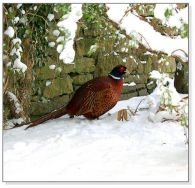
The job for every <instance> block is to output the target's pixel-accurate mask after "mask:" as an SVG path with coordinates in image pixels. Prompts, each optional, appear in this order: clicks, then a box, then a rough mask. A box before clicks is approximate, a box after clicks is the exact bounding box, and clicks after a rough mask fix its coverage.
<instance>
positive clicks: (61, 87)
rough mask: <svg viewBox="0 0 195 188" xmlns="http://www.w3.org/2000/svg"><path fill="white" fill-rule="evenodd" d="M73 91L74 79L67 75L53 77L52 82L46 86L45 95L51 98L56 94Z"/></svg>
mask: <svg viewBox="0 0 195 188" xmlns="http://www.w3.org/2000/svg"><path fill="white" fill-rule="evenodd" d="M71 92H73V87H72V79H71V77H70V76H69V75H67V76H66V77H64V78H59V77H58V78H56V79H53V80H52V83H51V84H50V85H49V86H46V87H45V89H44V91H43V96H44V97H46V98H49V99H50V98H53V97H55V96H59V95H63V94H70V93H71Z"/></svg>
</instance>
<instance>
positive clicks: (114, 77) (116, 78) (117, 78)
mask: <svg viewBox="0 0 195 188" xmlns="http://www.w3.org/2000/svg"><path fill="white" fill-rule="evenodd" d="M109 76H111V77H112V78H113V79H115V80H120V79H124V78H120V77H116V76H114V75H112V74H109Z"/></svg>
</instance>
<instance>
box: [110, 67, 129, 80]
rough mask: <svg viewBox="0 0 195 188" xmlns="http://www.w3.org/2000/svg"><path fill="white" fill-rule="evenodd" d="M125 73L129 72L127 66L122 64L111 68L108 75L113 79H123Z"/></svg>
mask: <svg viewBox="0 0 195 188" xmlns="http://www.w3.org/2000/svg"><path fill="white" fill-rule="evenodd" d="M125 73H128V74H129V71H128V70H127V67H125V66H124V65H117V66H116V67H114V68H113V69H112V71H111V72H110V74H109V76H111V77H112V78H114V79H117V80H119V79H123V77H124V74H125Z"/></svg>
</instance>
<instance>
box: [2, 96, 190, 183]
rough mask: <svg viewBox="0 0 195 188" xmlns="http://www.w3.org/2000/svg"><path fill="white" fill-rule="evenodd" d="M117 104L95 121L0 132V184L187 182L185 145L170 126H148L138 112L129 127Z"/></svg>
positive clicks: (129, 102)
mask: <svg viewBox="0 0 195 188" xmlns="http://www.w3.org/2000/svg"><path fill="white" fill-rule="evenodd" d="M144 98H145V97H135V98H131V99H130V100H126V101H120V102H118V103H117V105H116V106H115V107H114V108H113V109H112V110H111V111H110V112H109V113H110V114H111V115H108V113H107V114H105V115H103V116H101V117H100V119H99V120H92V121H90V120H87V119H85V118H84V117H82V116H79V117H75V118H74V119H70V118H68V116H67V115H65V116H62V117H61V118H58V119H56V120H50V121H48V122H46V123H44V124H41V125H39V126H37V127H34V128H31V129H28V130H26V131H25V130H24V128H25V127H20V128H16V129H12V130H4V131H3V148H4V150H3V165H4V168H3V169H4V170H3V177H4V181H187V180H188V145H187V144H185V142H186V138H185V136H184V130H183V127H182V126H181V125H180V124H179V123H176V122H166V123H165V122H164V123H159V122H158V123H153V122H151V121H150V120H149V119H148V115H149V111H148V110H140V111H138V113H137V115H136V116H131V117H129V121H117V111H118V110H120V109H123V108H126V107H127V105H129V106H130V107H131V108H132V109H135V108H136V107H137V105H138V103H139V102H140V101H141V100H142V99H144Z"/></svg>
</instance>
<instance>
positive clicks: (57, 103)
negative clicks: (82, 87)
mask: <svg viewBox="0 0 195 188" xmlns="http://www.w3.org/2000/svg"><path fill="white" fill-rule="evenodd" d="M69 100H70V99H69V95H63V96H58V97H54V98H53V99H51V100H50V101H49V102H48V103H43V102H41V101H39V102H31V107H30V114H31V116H38V117H40V116H42V115H44V114H46V113H50V112H52V111H54V110H56V109H59V108H62V107H64V106H66V104H67V103H68V102H69Z"/></svg>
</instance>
